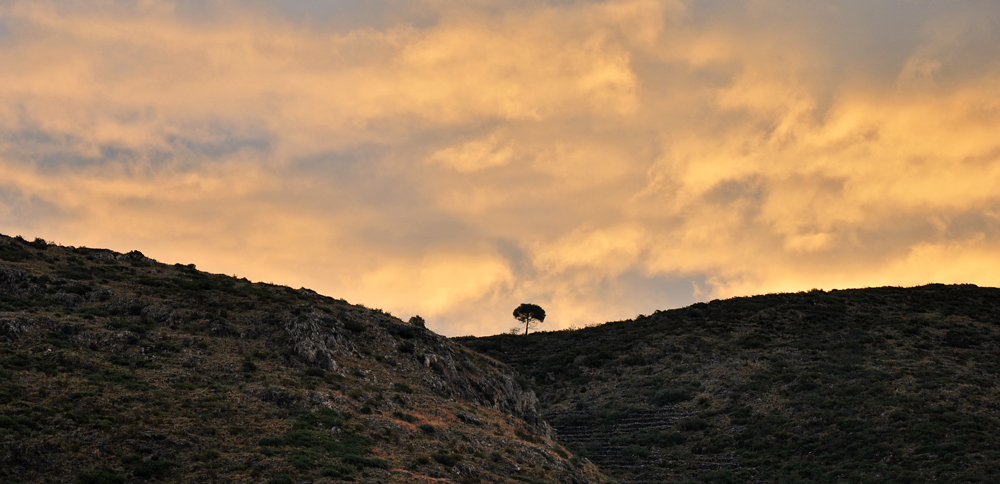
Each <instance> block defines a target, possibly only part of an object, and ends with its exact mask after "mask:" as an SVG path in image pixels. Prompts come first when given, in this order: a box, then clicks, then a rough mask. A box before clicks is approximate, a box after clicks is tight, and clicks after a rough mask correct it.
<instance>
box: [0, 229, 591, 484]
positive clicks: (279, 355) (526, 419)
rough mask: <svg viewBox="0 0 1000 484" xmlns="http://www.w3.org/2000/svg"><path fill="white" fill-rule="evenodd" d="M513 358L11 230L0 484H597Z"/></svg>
mask: <svg viewBox="0 0 1000 484" xmlns="http://www.w3.org/2000/svg"><path fill="white" fill-rule="evenodd" d="M536 403H537V401H536V399H535V396H534V394H533V393H532V392H531V391H530V390H525V389H523V388H522V387H521V385H519V384H518V383H516V381H515V379H514V378H513V376H512V375H511V374H510V373H509V371H508V370H507V369H506V368H505V366H504V365H503V364H501V363H498V362H496V361H494V360H491V359H489V358H486V357H483V356H481V355H478V354H476V353H474V352H472V351H469V350H468V349H466V348H464V347H462V346H460V345H457V344H454V343H452V342H451V341H449V340H448V339H446V338H444V337H442V336H439V335H437V334H434V333H433V332H431V331H428V330H426V329H423V328H420V327H416V326H412V325H409V324H406V323H403V322H402V321H400V320H398V319H396V318H394V317H392V316H391V315H388V314H386V313H383V312H382V311H380V310H370V309H367V308H364V307H362V306H355V305H351V304H348V303H346V302H344V301H341V300H336V299H331V298H328V297H323V296H320V295H318V294H316V293H314V292H312V291H308V290H304V289H300V290H293V289H291V288H287V287H280V286H273V285H267V284H252V283H250V282H249V281H246V280H245V279H235V278H232V277H228V276H222V275H215V274H207V273H203V272H199V271H197V270H195V268H194V266H193V265H191V266H184V265H175V266H168V265H164V264H160V263H157V262H155V261H153V260H150V259H148V258H146V257H144V256H143V255H142V254H140V253H138V252H132V253H129V254H118V253H115V252H112V251H108V250H95V249H85V248H67V247H58V246H53V245H48V244H45V243H44V241H36V242H32V243H29V242H26V241H23V240H20V239H11V238H8V237H2V236H0V481H2V482H5V483H6V482H53V483H67V482H78V483H121V482H130V483H131V482H134V483H139V482H159V481H170V482H273V483H282V482H341V481H344V480H348V481H350V480H357V481H362V482H440V481H456V482H599V481H602V480H603V479H602V478H601V476H600V475H598V474H597V473H596V469H595V468H594V467H593V465H590V464H587V463H585V462H583V461H581V460H579V459H576V458H572V457H571V456H570V454H568V453H567V452H566V451H565V450H564V449H563V448H562V447H561V446H560V445H558V444H556V443H555V442H553V441H552V440H551V439H550V438H549V437H548V434H549V427H548V426H547V425H546V424H545V423H544V422H542V421H541V420H540V419H539V415H538V411H537V409H536Z"/></svg>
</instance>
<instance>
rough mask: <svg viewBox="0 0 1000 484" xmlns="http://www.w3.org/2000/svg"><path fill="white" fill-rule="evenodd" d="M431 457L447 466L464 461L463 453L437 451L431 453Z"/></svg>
mask: <svg viewBox="0 0 1000 484" xmlns="http://www.w3.org/2000/svg"><path fill="white" fill-rule="evenodd" d="M431 458H432V459H434V460H435V461H437V463H438V464H441V465H443V466H446V467H451V466H453V465H455V464H458V463H459V462H461V461H462V454H456V453H449V452H437V453H434V454H433V455H431Z"/></svg>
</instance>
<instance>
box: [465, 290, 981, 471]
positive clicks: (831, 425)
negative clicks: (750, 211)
mask: <svg viewBox="0 0 1000 484" xmlns="http://www.w3.org/2000/svg"><path fill="white" fill-rule="evenodd" d="M461 341H462V342H463V343H464V344H465V345H467V346H468V347H470V348H473V349H475V350H477V351H480V352H483V353H484V354H487V355H490V356H492V357H494V358H496V359H499V360H501V361H505V362H507V363H509V364H511V365H512V366H513V367H515V368H516V369H517V370H518V371H519V372H521V373H522V374H523V375H525V376H526V377H527V378H528V379H529V380H530V382H531V383H530V384H532V385H533V386H534V388H535V390H536V392H537V393H538V395H539V398H540V400H541V401H542V408H543V414H544V415H545V417H546V418H547V419H548V420H549V421H550V422H551V423H552V425H553V427H554V428H555V431H556V437H557V438H558V439H559V440H560V441H561V442H563V443H564V444H566V445H567V446H568V447H569V448H570V449H572V450H574V451H576V452H578V453H579V454H580V455H583V456H587V457H589V458H590V459H591V460H592V461H593V462H594V463H596V464H598V466H599V467H601V468H602V470H603V471H605V472H607V473H609V474H610V475H612V476H613V477H617V478H619V479H620V480H622V481H623V482H663V481H666V480H668V479H669V480H672V481H671V482H893V483H895V482H926V481H935V480H936V481H940V482H992V481H994V480H995V479H996V477H995V476H996V475H998V474H1000V433H998V432H997V429H998V428H1000V413H998V409H1000V389H998V386H997V383H998V374H1000V352H998V345H1000V290H998V289H993V288H978V287H976V286H971V285H959V286H944V285H930V286H924V287H917V288H910V289H903V288H875V289H859V290H848V291H832V292H823V291H811V292H808V293H798V294H774V295H766V296H757V297H750V298H735V299H730V300H725V301H712V302H711V303H707V304H704V303H702V304H695V305H694V306H691V307H688V308H684V309H678V310H671V311H665V312H656V313H655V314H653V315H650V316H640V317H638V318H636V319H635V320H631V321H622V322H616V323H609V324H606V325H602V326H598V327H591V328H586V329H581V330H577V331H558V332H547V333H535V334H532V335H528V336H513V335H498V336H492V337H487V338H463V339H461Z"/></svg>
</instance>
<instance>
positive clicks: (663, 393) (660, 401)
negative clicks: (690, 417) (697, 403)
mask: <svg viewBox="0 0 1000 484" xmlns="http://www.w3.org/2000/svg"><path fill="white" fill-rule="evenodd" d="M692 398H694V394H693V393H692V392H691V391H690V390H688V389H686V388H665V389H663V390H660V391H659V392H657V393H656V394H655V395H653V398H652V402H651V403H653V404H655V405H673V404H676V403H681V402H686V401H688V400H691V399H692Z"/></svg>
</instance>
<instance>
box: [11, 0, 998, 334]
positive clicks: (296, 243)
mask: <svg viewBox="0 0 1000 484" xmlns="http://www.w3.org/2000/svg"><path fill="white" fill-rule="evenodd" d="M398 6H399V8H398V9H395V10H394V11H393V12H381V13H376V14H375V15H376V17H373V19H371V20H366V19H368V18H369V17H361V16H360V15H359V16H357V17H356V18H354V17H351V15H352V10H351V9H352V8H353V7H352V6H351V4H350V3H349V2H348V3H344V4H342V5H341V4H337V5H334V6H326V7H322V8H337V9H340V10H337V15H336V16H337V19H339V20H343V19H352V20H353V22H349V23H344V22H335V21H334V20H336V19H332V17H330V18H327V17H323V16H322V15H320V14H318V13H317V15H315V16H312V17H310V18H309V19H304V18H303V17H301V16H296V15H293V14H291V13H288V12H286V11H283V10H282V8H284V6H283V5H282V4H280V3H267V2H261V3H259V4H255V6H253V7H248V6H245V5H244V6H240V5H237V4H235V3H229V2H213V3H207V4H204V5H193V4H187V3H176V2H170V1H166V0H151V1H144V2H139V3H127V2H115V1H111V0H107V1H102V2H55V1H37V2H36V1H32V2H28V1H12V2H7V3H6V4H5V5H4V6H3V7H2V8H0V22H2V25H3V28H0V66H3V67H2V68H0V69H2V70H3V75H2V76H0V232H9V233H23V234H25V235H27V236H33V235H37V236H42V237H46V238H50V239H55V240H57V241H60V242H64V243H71V244H76V245H92V246H107V247H112V248H115V249H119V250H132V249H139V250H143V251H144V252H146V253H147V254H149V255H151V256H153V257H157V258H160V259H163V260H165V261H169V262H185V263H187V262H195V263H197V264H198V265H199V267H201V268H204V269H208V270H213V271H217V272H225V273H237V274H239V275H241V276H248V277H251V278H254V279H261V280H266V281H272V282H279V283H285V284H291V285H295V286H300V285H301V286H308V287H312V288H314V289H317V290H319V291H321V292H323V293H327V294H330V295H332V296H335V297H346V298H348V299H350V300H354V301H358V302H363V303H365V304H368V305H370V306H376V307H381V308H383V309H387V310H390V311H393V312H395V313H397V314H398V315H400V316H404V317H405V316H407V315H409V314H411V313H420V314H422V315H424V316H425V317H427V318H428V322H429V324H430V325H431V327H432V328H435V329H437V330H439V331H442V332H444V333H446V334H458V333H479V334H482V333H490V332H497V331H504V330H505V329H506V328H507V327H509V326H510V325H511V324H512V323H511V321H510V320H511V319H512V318H510V314H509V313H510V311H511V310H512V308H513V307H515V306H516V305H517V304H519V303H521V302H535V303H539V304H541V305H542V306H543V307H545V308H546V310H547V312H548V314H549V315H550V318H549V320H548V322H547V323H546V325H547V326H548V327H549V328H557V327H567V326H569V325H582V324H590V323H597V322H603V321H606V320H608V319H619V318H624V317H631V316H634V315H635V314H636V313H639V312H650V311H652V310H654V309H659V308H664V307H669V306H676V305H680V304H685V303H689V302H692V301H694V300H695V299H698V298H710V297H726V296H732V295H737V294H752V293H759V292H771V291H778V290H802V289H810V288H813V287H823V288H833V287H847V286H866V285H880V284H919V283H924V282H932V281H941V282H962V281H965V282H974V283H980V284H997V283H998V282H1000V281H995V280H994V277H993V276H992V274H994V273H996V272H997V270H996V269H997V268H998V267H1000V266H998V264H997V261H996V260H995V259H996V258H995V257H993V256H992V255H990V254H991V253H992V252H995V249H996V247H997V245H998V236H1000V225H998V218H997V216H996V214H997V213H1000V194H998V193H997V190H996V188H995V187H997V186H1000V141H998V139H997V137H996V133H997V132H1000V101H998V100H1000V48H998V47H996V46H997V45H1000V39H998V38H997V37H998V34H996V33H995V30H996V29H994V28H992V27H993V26H992V25H990V22H989V20H988V19H990V18H997V15H998V14H1000V11H998V9H1000V7H996V6H993V5H988V4H982V3H971V2H970V3H960V4H956V5H954V6H952V7H951V8H949V9H946V10H948V11H947V12H945V11H943V10H942V9H938V8H934V7H933V4H932V3H931V2H926V3H921V2H916V3H914V4H913V5H911V6H910V8H907V9H906V10H905V11H904V10H903V9H901V8H898V7H894V6H887V5H881V4H862V3H860V2H859V3H856V4H845V5H841V6H838V8H837V9H826V7H824V6H822V5H814V4H804V3H801V2H792V1H791V0H778V1H771V2H753V1H746V2H743V1H738V2H723V3H722V4H720V3H718V2H698V1H693V0H692V1H666V0H664V1H656V0H612V1H605V2H590V1H579V2H572V1H571V2H536V3H530V2H529V3H524V2H509V1H506V0H489V1H483V2H454V1H450V0H449V1H439V0H434V1H417V0H414V1H413V2H400V3H399V5H398ZM305 8H314V9H320V8H321V7H320V6H311V7H305ZM317 12H318V10H317ZM378 15H382V16H381V17H378ZM991 251H992V252H991Z"/></svg>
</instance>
